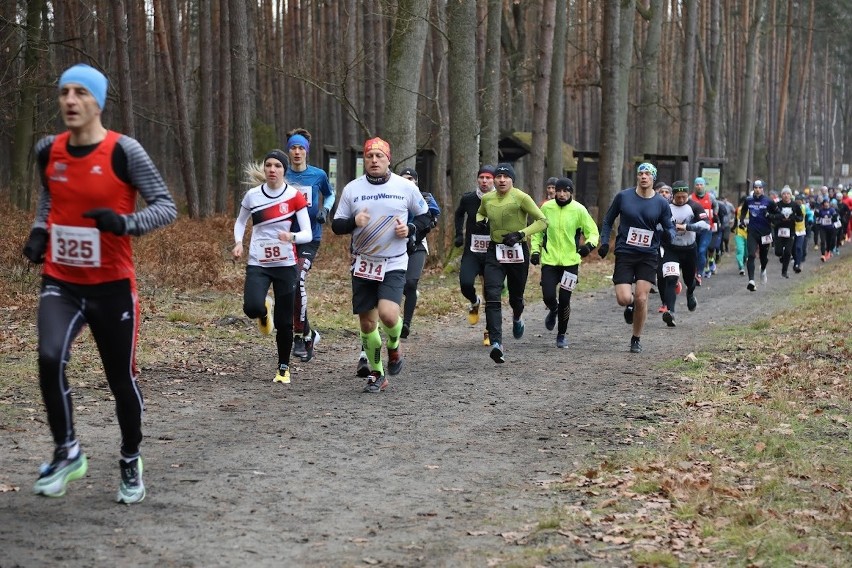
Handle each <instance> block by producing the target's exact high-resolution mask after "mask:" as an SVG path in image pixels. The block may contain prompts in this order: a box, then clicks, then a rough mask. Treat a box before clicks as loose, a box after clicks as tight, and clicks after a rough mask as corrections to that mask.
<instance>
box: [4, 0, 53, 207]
mask: <svg viewBox="0 0 852 568" xmlns="http://www.w3.org/2000/svg"><path fill="white" fill-rule="evenodd" d="M43 8H44V0H31V1H30V2H27V24H26V47H25V48H24V73H23V77H22V79H21V87H20V93H21V95H20V97H21V98H20V99H19V100H18V109H17V111H16V114H15V135H14V138H13V141H12V168H11V184H10V185H11V186H12V203H13V204H14V205H16V206H17V207H20V208H21V209H25V208H26V207H27V206H28V205H29V203H30V199H31V193H32V186H31V185H30V175H29V170H30V153H31V151H32V147H33V138H34V131H33V126H34V121H35V111H36V105H37V104H38V75H37V74H38V70H39V67H40V66H41V56H42V53H44V51H45V50H44V46H43V45H42V41H41V11H42V9H43Z"/></svg>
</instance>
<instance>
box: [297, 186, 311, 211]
mask: <svg viewBox="0 0 852 568" xmlns="http://www.w3.org/2000/svg"><path fill="white" fill-rule="evenodd" d="M293 187H295V188H296V189H297V190H299V193H301V194H302V195H304V196H305V201H307V203H308V207H310V206H311V198H312V197H313V196H314V188H313V187H311V186H304V185H294V186H293Z"/></svg>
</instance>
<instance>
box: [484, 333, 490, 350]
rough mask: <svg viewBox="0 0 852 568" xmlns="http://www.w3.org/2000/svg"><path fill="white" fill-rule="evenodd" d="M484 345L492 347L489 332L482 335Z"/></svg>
mask: <svg viewBox="0 0 852 568" xmlns="http://www.w3.org/2000/svg"><path fill="white" fill-rule="evenodd" d="M482 344H483V345H484V346H486V347H490V346H491V339H490V338H489V337H488V332H487V331H486V332H485V333H483V334H482Z"/></svg>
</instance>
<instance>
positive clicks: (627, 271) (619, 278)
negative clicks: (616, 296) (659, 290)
mask: <svg viewBox="0 0 852 568" xmlns="http://www.w3.org/2000/svg"><path fill="white" fill-rule="evenodd" d="M659 262H660V255H659V253H654V254H630V253H627V254H618V255H616V256H615V269H614V270H613V272H612V283H613V284H633V282H635V281H637V280H645V281H647V282H650V283H651V284H653V283H655V282H656V281H657V265H658V264H659Z"/></svg>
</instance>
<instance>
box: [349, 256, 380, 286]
mask: <svg viewBox="0 0 852 568" xmlns="http://www.w3.org/2000/svg"><path fill="white" fill-rule="evenodd" d="M387 267H388V259H386V258H376V257H373V256H367V255H364V254H359V255H357V256H356V257H355V263H354V264H353V265H352V275H353V276H356V277H357V278H363V279H364V280H375V281H376V282H382V281H383V280H384V279H385V271H386V270H387Z"/></svg>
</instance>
